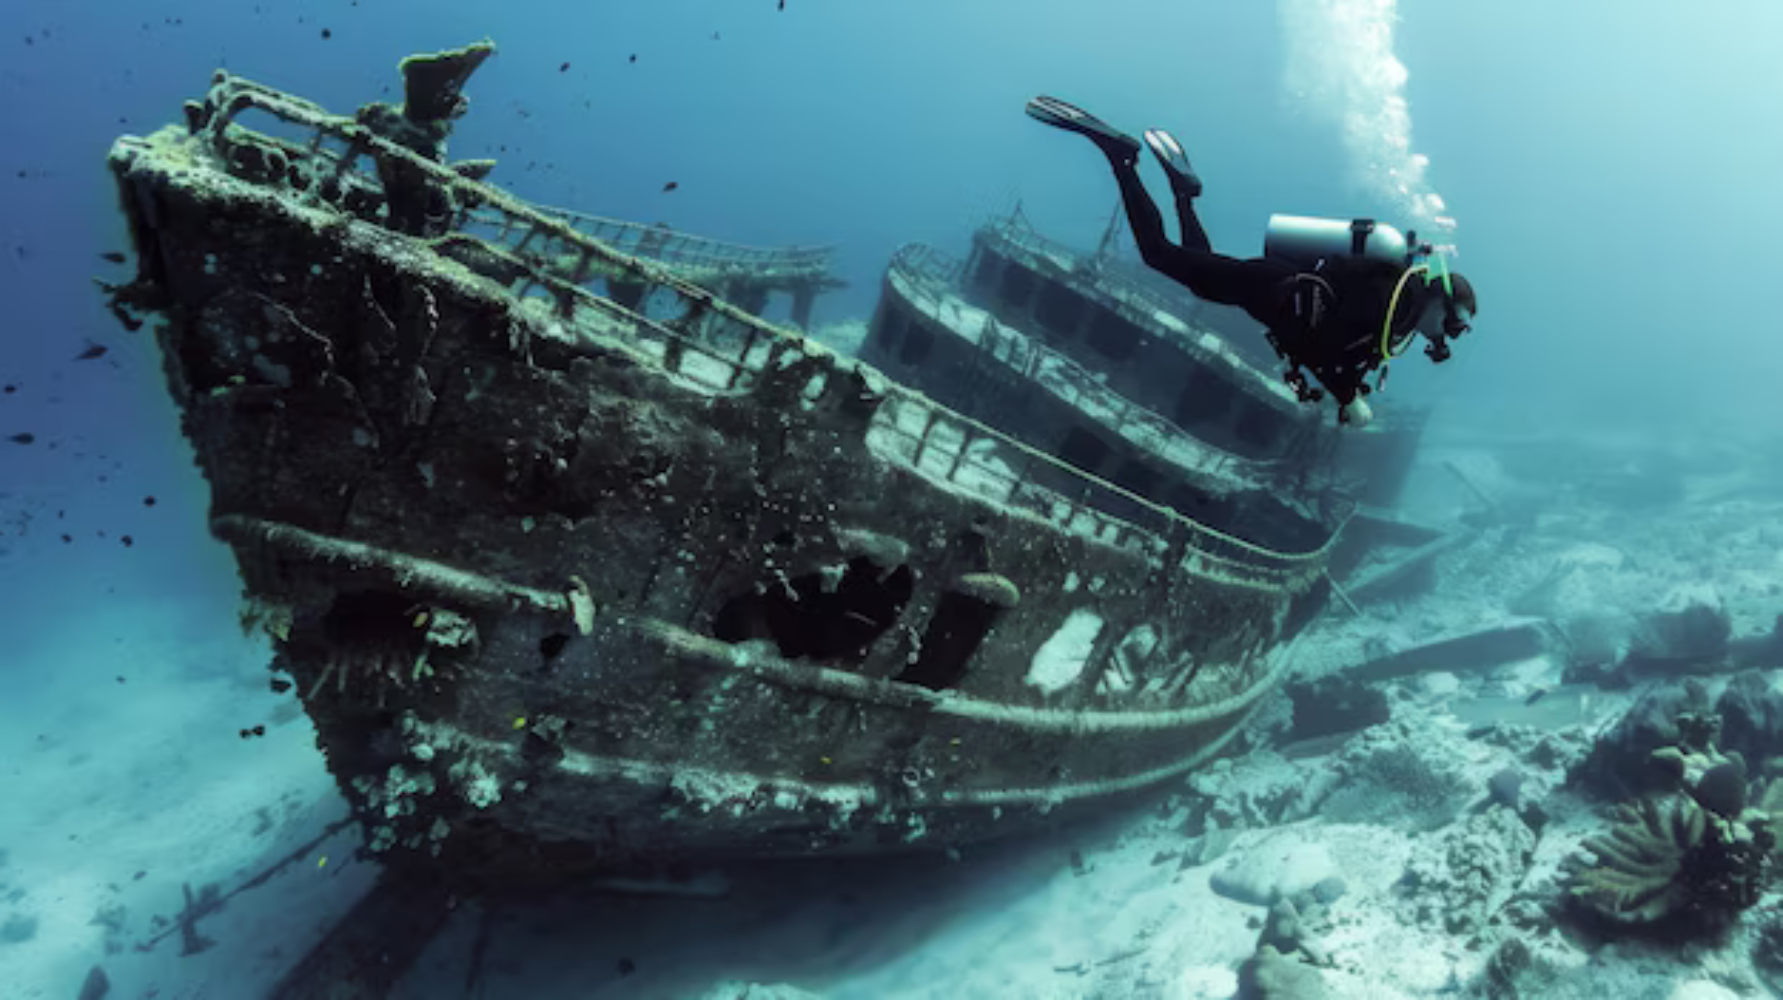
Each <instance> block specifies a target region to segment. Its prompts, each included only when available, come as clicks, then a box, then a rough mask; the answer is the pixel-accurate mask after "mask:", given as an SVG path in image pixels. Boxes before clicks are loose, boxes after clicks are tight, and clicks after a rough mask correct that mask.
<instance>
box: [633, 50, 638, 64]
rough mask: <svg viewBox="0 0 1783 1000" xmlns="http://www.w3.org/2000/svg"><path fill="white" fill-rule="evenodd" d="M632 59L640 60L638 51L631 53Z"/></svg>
mask: <svg viewBox="0 0 1783 1000" xmlns="http://www.w3.org/2000/svg"><path fill="white" fill-rule="evenodd" d="M631 61H632V62H637V61H638V54H637V53H636V52H633V53H632V54H631Z"/></svg>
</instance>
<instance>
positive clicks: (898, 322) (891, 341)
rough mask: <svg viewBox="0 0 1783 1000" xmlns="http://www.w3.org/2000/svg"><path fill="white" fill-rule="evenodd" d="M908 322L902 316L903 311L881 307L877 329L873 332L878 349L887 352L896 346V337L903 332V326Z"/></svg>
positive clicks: (906, 318) (907, 319)
mask: <svg viewBox="0 0 1783 1000" xmlns="http://www.w3.org/2000/svg"><path fill="white" fill-rule="evenodd" d="M909 322H910V319H909V317H907V316H905V315H904V312H903V310H901V309H885V308H883V307H881V310H880V313H879V322H878V329H877V330H875V331H874V333H875V335H874V338H873V339H874V340H875V341H877V342H878V344H879V349H880V350H883V351H888V352H889V351H890V350H891V349H892V348H894V347H896V346H898V335H899V334H901V333H903V332H904V325H905V324H907V323H909Z"/></svg>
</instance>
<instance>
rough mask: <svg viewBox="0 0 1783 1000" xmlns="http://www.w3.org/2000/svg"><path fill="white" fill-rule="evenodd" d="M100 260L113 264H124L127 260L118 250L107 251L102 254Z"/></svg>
mask: <svg viewBox="0 0 1783 1000" xmlns="http://www.w3.org/2000/svg"><path fill="white" fill-rule="evenodd" d="M99 258H100V259H101V260H108V261H111V262H112V263H113V264H122V263H123V262H124V261H125V259H126V258H125V257H124V255H123V254H122V253H119V252H118V251H116V250H107V251H105V252H104V253H102V254H100V255H99Z"/></svg>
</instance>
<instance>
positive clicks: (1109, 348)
mask: <svg viewBox="0 0 1783 1000" xmlns="http://www.w3.org/2000/svg"><path fill="white" fill-rule="evenodd" d="M1090 346H1091V347H1093V348H1095V349H1096V351H1097V353H1099V354H1101V355H1102V356H1103V357H1105V358H1107V359H1108V360H1110V361H1125V360H1127V359H1128V358H1130V357H1132V356H1133V352H1134V351H1135V350H1137V349H1138V348H1139V328H1138V327H1135V326H1134V325H1133V324H1131V323H1129V322H1127V321H1126V320H1124V319H1122V318H1121V317H1119V316H1117V315H1116V314H1114V313H1112V312H1108V311H1106V310H1104V311H1103V312H1102V314H1101V315H1100V316H1098V317H1097V319H1096V325H1095V326H1093V327H1091V328H1090Z"/></svg>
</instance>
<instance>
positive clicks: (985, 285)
mask: <svg viewBox="0 0 1783 1000" xmlns="http://www.w3.org/2000/svg"><path fill="white" fill-rule="evenodd" d="M977 257H978V261H977V266H976V267H975V268H973V269H972V285H973V287H975V288H977V289H979V290H980V291H985V292H991V291H995V289H996V287H997V267H998V265H999V264H1001V263H1002V262H1001V261H999V260H998V259H997V258H996V257H994V256H992V255H991V254H988V253H984V252H983V251H980V252H979V253H978V254H977Z"/></svg>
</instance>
